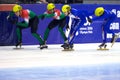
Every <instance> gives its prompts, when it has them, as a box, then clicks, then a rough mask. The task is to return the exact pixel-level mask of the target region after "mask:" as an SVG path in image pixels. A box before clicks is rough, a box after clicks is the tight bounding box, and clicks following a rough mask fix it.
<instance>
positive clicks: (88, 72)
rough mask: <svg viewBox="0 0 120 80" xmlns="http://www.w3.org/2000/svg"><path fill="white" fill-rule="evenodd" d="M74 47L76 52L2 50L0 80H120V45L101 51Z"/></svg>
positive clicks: (26, 48)
mask: <svg viewBox="0 0 120 80" xmlns="http://www.w3.org/2000/svg"><path fill="white" fill-rule="evenodd" d="M99 44H100V43H94V44H91V43H89V44H75V45H74V51H62V50H63V49H62V48H61V47H60V46H61V45H48V49H44V50H40V49H39V48H38V45H33V46H31V45H29V46H23V47H24V49H21V50H14V49H13V48H14V46H1V47H0V80H120V43H115V44H114V46H113V47H112V48H111V47H110V46H111V44H110V43H108V48H109V50H107V51H98V50H97V48H98V45H99Z"/></svg>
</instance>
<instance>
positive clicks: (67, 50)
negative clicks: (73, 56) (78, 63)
mask: <svg viewBox="0 0 120 80" xmlns="http://www.w3.org/2000/svg"><path fill="white" fill-rule="evenodd" d="M62 51H74V49H63V50H62Z"/></svg>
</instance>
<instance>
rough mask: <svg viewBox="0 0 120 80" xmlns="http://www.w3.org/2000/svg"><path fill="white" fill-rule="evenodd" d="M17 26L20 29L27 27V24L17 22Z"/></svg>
mask: <svg viewBox="0 0 120 80" xmlns="http://www.w3.org/2000/svg"><path fill="white" fill-rule="evenodd" d="M17 26H21V27H27V26H28V23H27V22H25V21H24V22H18V23H17Z"/></svg>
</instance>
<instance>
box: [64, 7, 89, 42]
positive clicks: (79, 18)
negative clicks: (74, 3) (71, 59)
mask: <svg viewBox="0 0 120 80" xmlns="http://www.w3.org/2000/svg"><path fill="white" fill-rule="evenodd" d="M86 17H88V13H87V12H86V11H81V10H77V9H74V8H72V9H71V11H70V14H69V15H68V16H67V18H66V19H67V24H69V22H70V23H71V29H70V33H69V35H73V36H72V38H70V36H68V40H69V44H73V40H74V38H75V34H76V32H77V31H78V30H79V28H80V27H81V26H83V25H84V23H86V22H87V21H86Z"/></svg>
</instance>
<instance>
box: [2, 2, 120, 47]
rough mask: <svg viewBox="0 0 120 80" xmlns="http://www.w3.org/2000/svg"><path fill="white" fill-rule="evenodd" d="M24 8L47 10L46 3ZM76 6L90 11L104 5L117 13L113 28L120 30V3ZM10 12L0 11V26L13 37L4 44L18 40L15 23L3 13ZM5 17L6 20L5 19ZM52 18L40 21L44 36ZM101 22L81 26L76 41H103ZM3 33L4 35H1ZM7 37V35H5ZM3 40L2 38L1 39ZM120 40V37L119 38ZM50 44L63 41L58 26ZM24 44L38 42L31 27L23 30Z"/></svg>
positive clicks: (57, 6)
mask: <svg viewBox="0 0 120 80" xmlns="http://www.w3.org/2000/svg"><path fill="white" fill-rule="evenodd" d="M22 6H23V8H25V9H26V8H27V9H30V10H32V11H34V12H35V13H36V14H37V15H38V14H42V13H44V12H45V10H46V4H24V5H22ZM71 6H72V7H74V8H77V9H81V10H87V11H88V12H91V11H93V10H94V9H95V8H96V7H98V6H103V7H104V8H106V9H108V10H112V11H113V12H114V13H115V14H116V15H117V19H116V20H115V21H114V22H113V24H112V25H111V27H110V28H111V30H114V31H115V32H116V33H118V32H119V31H120V26H119V24H120V9H119V7H120V5H97V4H72V5H71ZM61 7H62V4H56V8H58V9H61ZM4 13H6V14H8V12H0V28H1V29H3V28H4V27H6V26H7V27H6V28H7V30H8V31H9V37H11V39H12V40H11V42H12V43H11V42H9V40H10V39H9V38H6V40H8V42H4V41H6V40H4V41H2V43H4V44H8V45H9V44H14V43H15V40H16V35H15V34H16V33H15V31H14V30H15V25H12V24H10V23H9V22H8V21H6V18H5V17H6V16H7V15H4V17H3V15H2V14H4ZM3 19H4V20H3ZM51 20H52V19H51V18H49V19H44V20H40V21H39V28H38V33H39V34H40V35H41V36H42V37H43V34H44V31H45V28H46V27H47V25H48V23H49V22H50V21H51ZM101 23H102V21H94V22H93V23H92V24H91V25H90V26H83V27H81V28H80V30H79V31H78V34H79V35H77V37H76V38H75V43H98V42H102V35H101ZM8 25H9V26H10V25H12V26H13V27H11V28H10V29H12V30H13V31H14V37H12V36H11V35H10V34H12V32H10V30H9V29H8V28H9V27H8ZM3 33H4V32H2V33H0V37H4V36H5V34H6V33H5V34H3ZM1 34H3V35H1ZM5 37H6V36H5ZM110 39H111V34H108V41H110ZM0 41H1V40H0ZM117 41H120V38H119V39H118V40H117ZM0 43H1V42H0ZM47 43H48V44H59V43H63V39H62V37H61V35H60V33H59V32H58V27H56V28H54V29H53V30H52V31H51V32H50V35H49V37H48V41H47ZM23 44H38V41H37V40H36V39H35V38H34V37H33V36H32V35H31V31H30V29H24V30H23Z"/></svg>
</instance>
